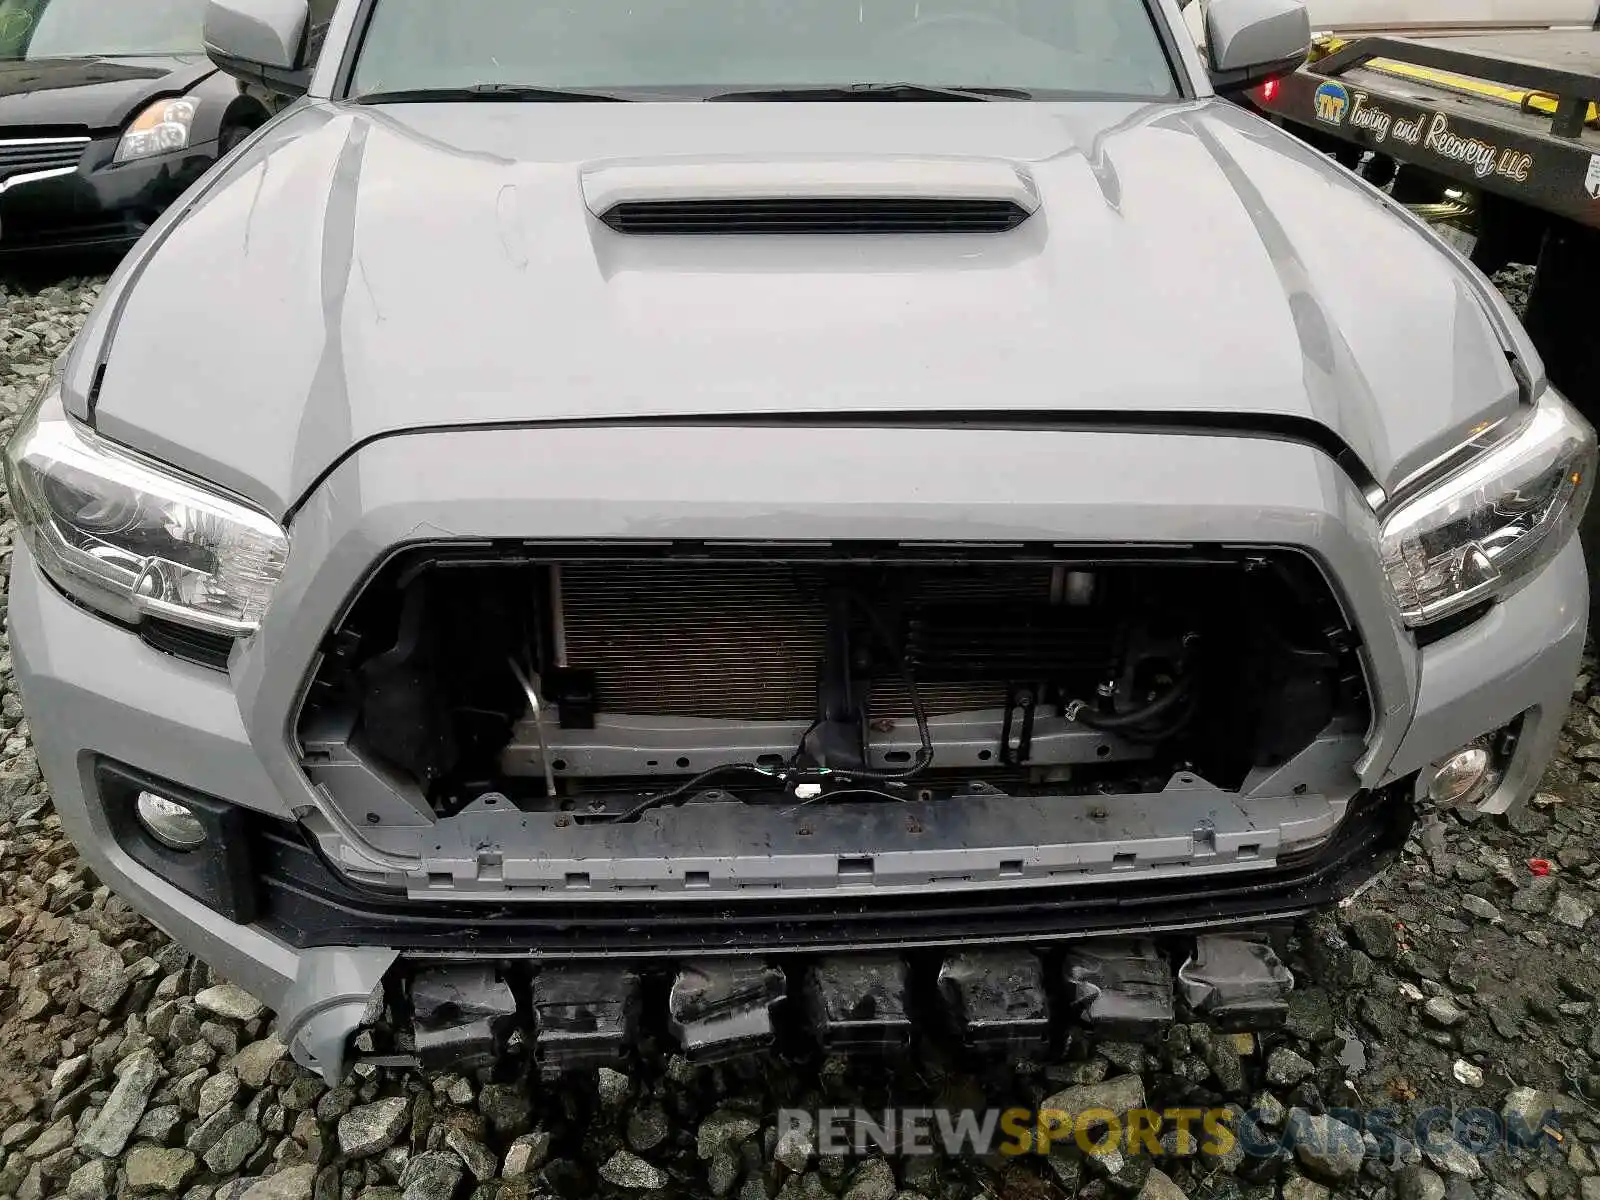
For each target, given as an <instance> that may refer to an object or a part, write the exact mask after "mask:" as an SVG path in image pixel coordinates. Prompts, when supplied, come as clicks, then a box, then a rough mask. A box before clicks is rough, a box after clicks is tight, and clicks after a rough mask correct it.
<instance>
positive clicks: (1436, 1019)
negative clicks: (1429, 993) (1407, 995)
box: [1422, 996, 1467, 1029]
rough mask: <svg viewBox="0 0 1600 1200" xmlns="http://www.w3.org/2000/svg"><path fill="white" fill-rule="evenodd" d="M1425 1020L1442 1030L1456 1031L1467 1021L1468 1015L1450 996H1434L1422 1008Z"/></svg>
mask: <svg viewBox="0 0 1600 1200" xmlns="http://www.w3.org/2000/svg"><path fill="white" fill-rule="evenodd" d="M1422 1015H1423V1017H1424V1018H1425V1019H1427V1020H1428V1021H1429V1022H1431V1023H1432V1024H1434V1025H1437V1026H1438V1027H1439V1028H1440V1029H1454V1028H1455V1027H1456V1026H1457V1025H1459V1024H1461V1022H1463V1021H1465V1020H1466V1019H1467V1014H1466V1013H1465V1012H1464V1011H1462V1008H1461V1006H1460V1005H1459V1004H1457V1003H1456V1002H1455V1001H1454V1000H1452V999H1450V997H1449V996H1434V997H1433V998H1432V999H1431V1000H1429V1001H1428V1002H1427V1003H1426V1004H1424V1005H1423V1006H1422Z"/></svg>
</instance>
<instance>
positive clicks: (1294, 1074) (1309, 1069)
mask: <svg viewBox="0 0 1600 1200" xmlns="http://www.w3.org/2000/svg"><path fill="white" fill-rule="evenodd" d="M1316 1069H1317V1068H1316V1067H1315V1066H1314V1065H1312V1064H1311V1063H1309V1062H1307V1061H1306V1060H1305V1059H1304V1058H1303V1057H1301V1056H1300V1055H1298V1054H1296V1053H1295V1052H1294V1051H1293V1050H1291V1049H1289V1048H1288V1047H1287V1046H1280V1047H1279V1048H1278V1049H1276V1050H1274V1051H1273V1052H1272V1054H1271V1056H1270V1057H1269V1058H1268V1059H1267V1082H1268V1083H1270V1084H1272V1085H1273V1086H1274V1087H1293V1086H1294V1085H1295V1084H1297V1083H1299V1082H1300V1081H1301V1080H1302V1079H1305V1078H1307V1077H1308V1076H1310V1075H1312V1074H1313V1073H1315V1071H1316Z"/></svg>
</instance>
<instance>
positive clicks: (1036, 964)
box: [283, 935, 1293, 1079]
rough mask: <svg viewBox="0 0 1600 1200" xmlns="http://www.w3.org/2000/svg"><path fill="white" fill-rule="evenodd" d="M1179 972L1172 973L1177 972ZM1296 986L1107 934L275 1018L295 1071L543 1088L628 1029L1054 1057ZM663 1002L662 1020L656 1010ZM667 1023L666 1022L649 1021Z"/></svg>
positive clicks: (1261, 940)
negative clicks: (396, 1071)
mask: <svg viewBox="0 0 1600 1200" xmlns="http://www.w3.org/2000/svg"><path fill="white" fill-rule="evenodd" d="M1175 962H1176V963H1177V964H1178V965H1177V966H1176V969H1175V968H1174V963H1175ZM1292 986H1293V979H1292V976H1291V975H1290V973H1289V971H1288V969H1287V968H1286V967H1284V965H1283V964H1282V962H1281V961H1280V960H1279V958H1278V955H1277V953H1276V951H1275V949H1274V947H1273V944H1272V941H1271V940H1270V939H1269V938H1268V937H1267V936H1265V935H1202V936H1200V937H1198V938H1194V939H1188V940H1186V941H1182V942H1180V941H1178V940H1175V939H1170V938H1163V939H1153V938H1107V939H1101V940H1094V941H1087V942H1081V943H1075V944H1073V945H1072V946H1070V947H1068V948H1067V949H1066V950H1065V951H1063V952H1060V953H1055V952H1045V953H1040V952H1037V951H1034V950H1029V949H1023V948H1020V947H1010V948H988V949H959V950H952V951H949V952H947V953H944V954H930V953H925V952H911V953H908V954H885V953H868V954H848V955H824V956H820V957H815V958H810V959H801V960H790V961H789V962H787V964H786V965H785V966H778V965H776V964H774V963H770V962H764V961H759V960H754V959H749V958H743V959H697V960H693V961H690V962H687V963H683V964H681V965H679V966H677V967H676V968H674V969H672V970H669V971H667V972H665V973H664V974H663V973H662V972H660V971H650V970H640V969H638V968H637V967H636V966H634V965H628V964H609V965H608V964H604V963H586V964H582V965H545V966H535V965H534V964H531V963H528V962H525V961H517V960H509V959H506V960H500V961H498V962H493V963H484V962H473V963H462V962H450V961H443V960H438V961H419V962H416V963H412V964H409V965H408V968H407V969H406V970H405V971H402V972H387V973H386V974H385V976H384V977H383V979H382V980H381V981H380V982H379V983H378V984H376V985H374V986H373V990H372V992H371V994H370V996H369V997H367V998H365V1001H364V1003H361V1004H357V1005H356V1006H355V1010H359V1011H360V1013H361V1015H360V1018H359V1021H352V1020H351V1018H352V1016H353V1015H354V1011H355V1010H351V1009H349V1008H348V1007H343V1008H341V1007H332V1008H329V1007H325V1008H324V1009H323V1010H322V1011H321V1013H320V1014H319V1015H317V1016H314V1017H313V1018H312V1019H310V1020H303V1019H300V1015H299V1014H297V1013H292V1012H291V1013H290V1014H286V1015H285V1018H284V1027H283V1033H284V1036H285V1038H286V1040H287V1041H288V1042H289V1044H290V1045H291V1047H292V1048H293V1050H294V1052H295V1055H296V1057H297V1058H298V1059H300V1061H302V1062H303V1063H305V1064H306V1065H308V1066H313V1067H317V1068H319V1069H321V1070H323V1071H324V1073H325V1074H327V1075H328V1076H329V1077H330V1078H337V1077H339V1076H340V1075H341V1074H342V1072H343V1070H344V1067H345V1066H346V1065H347V1062H348V1061H352V1060H361V1061H367V1062H370V1063H372V1064H374V1065H385V1066H399V1065H405V1066H421V1067H423V1068H425V1069H435V1070H437V1069H446V1068H449V1069H454V1070H474V1069H493V1068H495V1067H496V1066H504V1065H505V1064H507V1063H518V1064H519V1066H518V1068H517V1069H531V1070H534V1071H536V1072H537V1073H538V1074H540V1075H542V1076H544V1077H546V1078H552V1079H553V1078H556V1077H559V1076H560V1075H562V1074H564V1073H567V1072H571V1071H581V1070H592V1069H594V1068H596V1067H602V1066H616V1065H619V1064H622V1063H623V1062H625V1061H626V1059H627V1058H628V1057H629V1055H630V1054H631V1053H632V1052H633V1051H634V1050H635V1048H636V1047H637V1045H638V1044H639V1042H640V1039H641V1037H642V1036H643V1037H648V1038H651V1039H652V1040H655V1041H656V1044H660V1043H661V1041H662V1040H663V1039H666V1040H670V1041H671V1042H673V1043H675V1044H676V1046H677V1047H678V1049H679V1050H680V1051H681V1053H682V1054H683V1055H684V1057H685V1059H686V1060H687V1061H689V1062H691V1063H700V1064H703V1063H713V1062H721V1061H725V1060H729V1059H733V1058H738V1057H741V1056H744V1055H747V1054H750V1053H752V1052H757V1051H762V1050H766V1049H768V1048H769V1047H772V1046H774V1045H775V1044H778V1043H780V1042H782V1043H789V1042H793V1041H794V1040H795V1039H796V1038H799V1037H803V1038H805V1039H806V1040H807V1041H808V1043H809V1044H810V1045H812V1046H814V1047H818V1048H820V1049H821V1050H822V1051H824V1052H828V1053H842V1054H850V1055H862V1054H866V1055H877V1056H885V1055H887V1056H894V1055H898V1054H903V1053H905V1052H908V1051H910V1050H911V1048H912V1046H913V1044H914V1042H915V1041H917V1040H919V1039H920V1040H922V1041H927V1040H930V1039H933V1040H942V1041H944V1042H945V1043H946V1044H948V1045H949V1046H950V1047H952V1049H954V1050H955V1051H957V1052H962V1053H971V1054H976V1055H978V1056H980V1057H985V1058H991V1059H992V1058H995V1057H1001V1056H1003V1057H1006V1058H1010V1059H1022V1058H1035V1057H1037V1056H1040V1055H1045V1054H1048V1053H1051V1052H1052V1051H1059V1050H1060V1049H1061V1048H1062V1047H1061V1038H1062V1030H1063V1026H1064V1025H1065V1024H1067V1023H1069V1022H1071V1023H1077V1024H1080V1025H1084V1026H1088V1027H1091V1028H1094V1029H1096V1030H1098V1031H1100V1032H1101V1033H1104V1034H1107V1035H1110V1036H1116V1037H1122V1038H1131V1039H1136V1040H1147V1041H1148V1040H1151V1039H1153V1038H1155V1037H1157V1036H1159V1035H1160V1033H1161V1032H1162V1031H1163V1030H1164V1029H1165V1028H1166V1026H1167V1025H1169V1024H1171V1023H1172V1022H1173V1021H1174V1020H1178V1019H1188V1018H1196V1019H1204V1020H1208V1021H1211V1022H1212V1023H1214V1024H1216V1025H1217V1026H1218V1027H1220V1028H1222V1029H1228V1030H1249V1029H1272V1028H1276V1027H1278V1026H1279V1025H1281V1024H1282V1023H1283V1021H1284V1019H1285V1017H1286V1015H1287V1012H1288V997H1289V993H1290V990H1291V988H1292ZM662 990H664V991H665V993H666V1003H665V1012H664V1016H665V1021H664V1023H663V1021H662V1019H661V1018H662V1015H663V1014H662V1013H661V1012H659V1011H655V1009H656V1008H657V1007H658V1006H657V1005H655V1004H654V1003H652V1002H654V1001H658V1000H659V999H660V998H661V997H660V996H659V995H658V993H659V992H661V991H662ZM663 1024H664V1028H663Z"/></svg>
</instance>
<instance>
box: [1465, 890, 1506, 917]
mask: <svg viewBox="0 0 1600 1200" xmlns="http://www.w3.org/2000/svg"><path fill="white" fill-rule="evenodd" d="M1461 907H1462V908H1463V909H1465V910H1466V911H1467V912H1469V913H1471V914H1472V915H1473V916H1475V917H1477V918H1478V919H1479V920H1481V921H1488V922H1489V923H1490V924H1492V925H1498V924H1500V923H1501V922H1502V921H1504V920H1505V918H1504V917H1503V916H1501V915H1500V910H1499V909H1498V908H1496V907H1495V906H1494V905H1492V904H1490V903H1489V902H1488V901H1487V900H1485V899H1484V898H1483V897H1482V896H1474V895H1473V894H1472V893H1471V892H1468V893H1467V894H1466V895H1465V896H1463V897H1461Z"/></svg>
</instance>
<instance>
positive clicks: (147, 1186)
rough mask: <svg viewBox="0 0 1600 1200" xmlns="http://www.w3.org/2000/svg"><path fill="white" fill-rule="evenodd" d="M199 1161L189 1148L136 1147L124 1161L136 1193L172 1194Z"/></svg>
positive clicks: (184, 1182)
mask: <svg viewBox="0 0 1600 1200" xmlns="http://www.w3.org/2000/svg"><path fill="white" fill-rule="evenodd" d="M196 1166H197V1164H196V1163H195V1159H194V1155H192V1154H190V1153H189V1152H188V1151H187V1150H169V1149H167V1148H165V1147H158V1146H136V1147H134V1149H133V1151H132V1153H130V1154H129V1155H128V1158H127V1161H126V1162H125V1163H124V1164H123V1170H124V1171H126V1172H127V1176H128V1190H129V1191H131V1192H132V1193H133V1194H134V1195H135V1196H170V1195H172V1194H173V1193H174V1192H176V1191H178V1190H179V1189H180V1188H181V1187H183V1185H184V1184H186V1183H188V1182H189V1178H190V1176H192V1175H193V1174H194V1172H195V1168H196Z"/></svg>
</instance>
